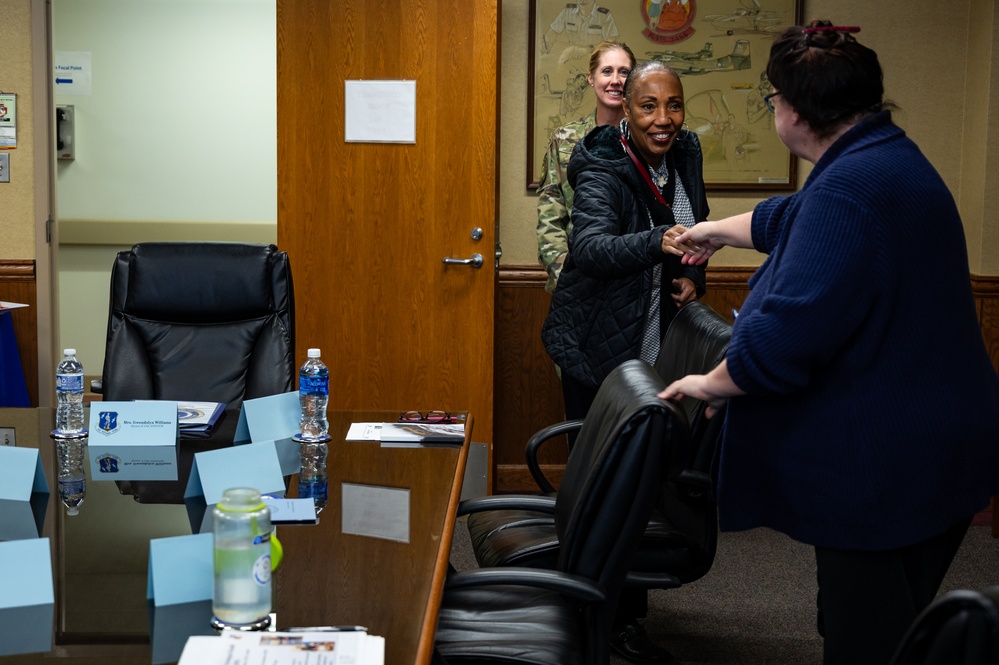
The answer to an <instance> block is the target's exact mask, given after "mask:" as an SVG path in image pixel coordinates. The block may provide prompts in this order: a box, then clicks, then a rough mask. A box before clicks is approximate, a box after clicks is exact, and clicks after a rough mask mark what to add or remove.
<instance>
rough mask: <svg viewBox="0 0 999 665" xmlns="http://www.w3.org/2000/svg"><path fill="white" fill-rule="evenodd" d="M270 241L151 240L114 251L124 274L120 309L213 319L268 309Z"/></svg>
mask: <svg viewBox="0 0 999 665" xmlns="http://www.w3.org/2000/svg"><path fill="white" fill-rule="evenodd" d="M280 261H287V255H286V254H285V253H284V252H278V251H277V247H275V246H274V245H259V244H250V243H228V242H152V243H141V244H138V245H135V246H134V247H133V248H132V250H131V252H122V253H121V254H119V262H118V264H116V265H117V266H119V267H120V268H121V269H122V270H124V271H125V272H126V273H127V275H126V277H125V278H126V279H127V281H128V284H127V293H128V295H127V297H126V300H125V303H124V307H125V312H127V313H129V314H131V315H133V316H136V317H139V318H144V319H153V320H162V321H172V322H181V323H182V322H190V323H217V322H224V321H239V320H246V319H253V318H258V317H261V316H266V315H268V314H269V313H271V312H272V311H273V309H274V300H275V295H274V293H273V290H272V285H273V279H274V277H273V271H274V268H275V265H276V263H278V262H280Z"/></svg>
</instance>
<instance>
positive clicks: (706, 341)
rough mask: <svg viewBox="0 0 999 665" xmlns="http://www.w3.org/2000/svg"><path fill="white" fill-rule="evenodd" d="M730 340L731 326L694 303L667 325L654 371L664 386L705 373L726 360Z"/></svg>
mask: <svg viewBox="0 0 999 665" xmlns="http://www.w3.org/2000/svg"><path fill="white" fill-rule="evenodd" d="M731 339H732V324H730V323H729V322H728V321H726V320H725V319H724V318H722V316H721V315H720V314H718V312H716V311H715V310H713V309H711V307H710V306H708V305H706V304H704V303H702V302H699V301H694V302H692V303H690V304H688V305H686V306H685V307H684V308H683V309H681V310H680V311H679V312H677V314H676V316H675V317H674V318H673V321H672V322H671V323H670V326H669V329H668V330H667V331H666V335H665V336H664V337H663V343H662V347H661V349H660V350H659V358H658V359H657V360H656V372H658V373H659V376H661V377H662V378H663V381H665V382H666V383H667V385H668V384H670V383H672V382H673V381H676V380H677V379H680V378H682V377H684V376H687V375H688V374H706V373H708V372H710V371H711V370H712V369H714V367H715V365H717V364H718V363H720V362H721V361H722V359H723V358H724V357H725V351H726V350H727V349H728V344H729V341H730V340H731Z"/></svg>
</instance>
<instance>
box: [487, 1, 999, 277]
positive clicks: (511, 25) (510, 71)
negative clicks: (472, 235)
mask: <svg viewBox="0 0 999 665" xmlns="http://www.w3.org/2000/svg"><path fill="white" fill-rule="evenodd" d="M941 10H942V6H941V5H940V4H939V3H934V2H928V1H917V2H912V0H878V1H877V2H872V1H871V0H842V1H841V0H805V2H804V15H805V16H804V18H805V21H806V22H807V21H810V20H812V19H816V18H827V19H829V20H832V21H833V22H835V23H843V24H849V25H859V26H861V28H862V31H861V33H860V34H859V35H858V37H859V39H860V40H861V41H862V42H863V43H864V44H866V45H868V46H870V47H871V48H873V49H874V50H875V51H877V52H878V55H879V59H880V61H881V66H882V68H883V69H884V74H885V88H886V95H887V97H888V98H889V99H891V100H892V101H894V102H895V103H896V104H898V106H899V107H900V108H899V111H897V112H896V114H895V120H896V122H898V124H899V125H901V126H902V127H903V128H904V129H905V130H906V131H907V132H908V134H909V135H910V136H911V137H912V138H913V139H914V140H915V141H916V142H917V143H918V144H919V146H920V147H921V148H922V150H923V152H924V153H925V154H926V156H927V157H928V158H929V159H930V161H931V162H932V163H933V164H934V166H936V168H937V169H938V170H939V171H940V173H941V174H942V175H943V178H944V180H945V181H946V183H947V185H948V186H949V187H950V189H951V191H952V192H953V193H954V195H955V197H956V198H957V199H958V203H959V205H960V207H961V211H962V214H963V215H964V217H965V225H966V227H967V230H968V242H969V249H970V254H971V271H972V272H973V273H976V274H999V213H997V212H996V211H997V210H999V207H997V206H996V205H992V204H995V203H997V202H999V201H997V200H996V199H997V198H999V187H997V186H996V185H997V184H999V182H997V180H999V165H997V164H995V162H996V161H997V160H999V153H997V143H999V139H997V138H996V136H995V133H996V132H995V130H993V131H992V132H991V133H990V131H989V127H990V126H994V125H993V123H990V122H989V120H990V119H996V116H997V115H999V104H996V103H990V102H991V101H992V100H994V99H995V100H996V101H999V99H997V96H999V86H997V79H999V67H997V66H996V65H997V63H999V55H997V52H996V46H995V44H996V43H997V38H999V28H997V26H996V19H995V16H994V8H993V0H954V2H950V3H947V5H946V11H945V13H941ZM528 19H529V16H528V0H504V1H503V26H502V38H503V41H502V47H503V53H502V62H501V64H502V71H501V90H502V94H503V102H502V118H501V143H500V151H501V152H500V160H501V170H500V177H501V182H500V229H501V239H502V243H503V251H504V256H503V263H504V264H506V265H525V264H534V263H535V262H536V261H537V258H536V253H537V247H536V240H535V235H534V227H535V222H536V219H537V218H536V210H535V206H536V202H537V199H536V196H535V195H534V194H533V193H530V192H528V191H527V190H526V187H525V183H526V177H527V167H526V151H527V146H526V132H527V107H526V103H525V96H526V90H527V71H528V48H527V47H528V44H527V40H528ZM635 50H636V52H637V51H639V49H635ZM990 156H991V162H990V161H989V157H990ZM808 171H809V165H808V164H801V167H800V170H799V183H803V182H804V180H805V177H807V173H808ZM708 198H709V203H710V205H711V218H713V219H717V218H719V217H723V216H726V215H730V214H734V213H737V212H744V211H746V210H748V209H749V208H750V207H751V206H752V205H753V204H754V203H756V202H757V201H758V200H759V197H756V196H745V195H740V194H736V193H713V194H711V195H710V196H709V197H708ZM760 258H761V257H760V256H759V255H757V254H756V253H755V252H751V251H745V250H742V251H739V250H731V249H725V250H722V251H721V252H719V254H718V255H717V256H716V257H715V259H713V260H712V265H716V266H718V265H756V264H758V263H759V262H760Z"/></svg>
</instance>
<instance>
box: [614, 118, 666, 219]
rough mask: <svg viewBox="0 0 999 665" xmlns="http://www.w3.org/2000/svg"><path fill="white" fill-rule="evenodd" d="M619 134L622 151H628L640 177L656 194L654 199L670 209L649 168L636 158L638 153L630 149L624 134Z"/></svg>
mask: <svg viewBox="0 0 999 665" xmlns="http://www.w3.org/2000/svg"><path fill="white" fill-rule="evenodd" d="M620 136H621V145H623V146H624V151H625V152H626V153H628V156H629V157H631V161H632V162H634V164H635V167H636V168H638V172H639V173H641V174H642V177H643V178H644V179H645V182H646V183H647V184H648V185H649V187H650V188H651V189H652V193H653V194H655V195H656V200H658V201H659V203H662V204H663V205H664V206H666V207H667V208H669V209H670V210H672V209H673V206H671V205H670V204H668V203H666V199H664V198H663V195H662V192H660V191H659V188H658V187H656V185H655V183H653V182H652V176H650V175H649V169H648V168H647V167H646V166H645V165H644V164H642V162H641V161H640V160H639V159H638V155H636V154H635V153H634V152H633V151H632V150H631V146H630V145H628V139H626V138H624V134H621V135H620Z"/></svg>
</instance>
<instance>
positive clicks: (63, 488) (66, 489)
mask: <svg viewBox="0 0 999 665" xmlns="http://www.w3.org/2000/svg"><path fill="white" fill-rule="evenodd" d="M59 491H60V492H62V493H63V494H83V493H84V492H86V491H87V481H86V480H60V481H59Z"/></svg>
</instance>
